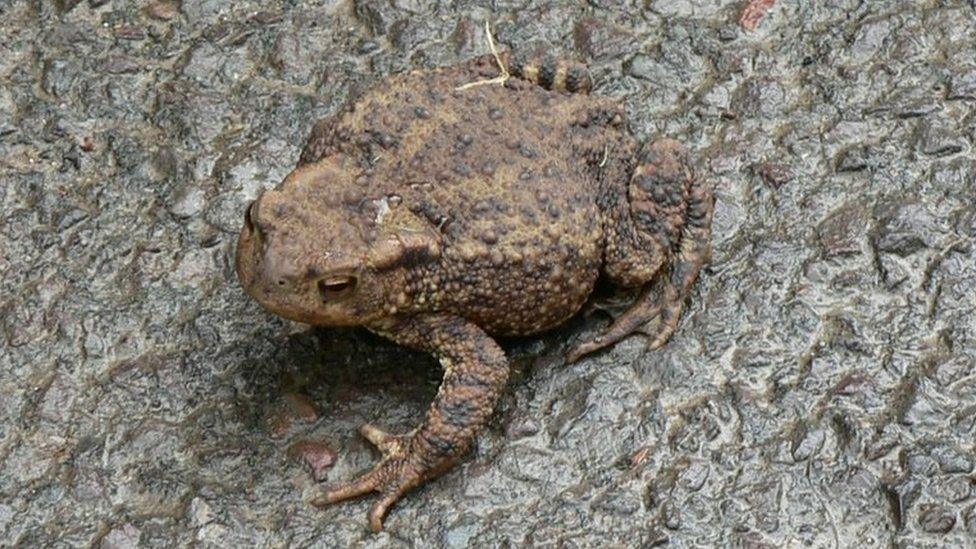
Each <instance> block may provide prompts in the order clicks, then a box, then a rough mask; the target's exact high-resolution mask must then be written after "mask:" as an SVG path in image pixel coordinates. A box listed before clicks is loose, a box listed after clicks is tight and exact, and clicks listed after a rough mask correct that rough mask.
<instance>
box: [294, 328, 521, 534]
mask: <svg viewBox="0 0 976 549" xmlns="http://www.w3.org/2000/svg"><path fill="white" fill-rule="evenodd" d="M372 329H374V330H375V331H377V332H378V333H381V334H382V335H385V336H387V337H390V338H391V339H393V340H394V341H396V342H398V343H401V344H403V345H407V346H410V347H414V348H418V349H422V350H425V351H429V352H431V353H432V354H434V355H435V356H437V357H438V358H439V359H440V361H441V364H442V365H443V366H444V381H443V383H441V387H440V390H439V391H438V393H437V397H436V398H435V399H434V402H433V403H432V404H431V406H430V410H428V412H427V418H426V419H425V420H424V422H423V424H421V425H420V427H418V428H417V429H416V430H415V431H413V433H411V434H409V435H391V434H388V433H386V432H384V431H382V430H380V429H378V428H376V427H374V426H372V425H369V424H366V425H364V426H363V427H362V428H361V429H360V432H361V433H362V435H363V436H364V437H365V438H366V439H367V440H369V441H370V442H372V443H373V444H374V445H375V446H376V447H377V448H378V449H379V450H380V452H382V454H383V458H382V459H381V460H380V462H379V463H378V464H377V465H376V466H375V467H374V468H373V469H372V470H371V471H369V472H368V473H366V474H364V475H362V476H361V477H359V478H357V479H356V480H354V481H352V482H348V483H345V484H342V485H340V486H337V487H335V488H333V489H331V490H328V491H326V492H325V493H323V494H321V495H320V496H318V497H317V498H315V499H314V500H313V502H312V503H313V504H315V505H319V506H324V505H329V504H332V503H336V502H340V501H343V500H346V499H350V498H354V497H358V496H362V495H365V494H368V493H370V492H379V493H380V498H379V499H378V500H377V501H376V502H375V503H374V504H373V507H372V508H371V509H370V511H369V524H370V527H371V528H372V529H373V530H374V531H379V530H381V529H382V528H383V517H384V516H385V515H386V513H387V511H388V510H389V509H390V507H391V506H392V505H393V504H394V503H396V502H397V500H399V499H400V497H402V496H403V494H405V493H406V492H408V491H409V490H410V489H412V488H415V487H417V486H420V485H421V484H423V483H424V482H426V481H427V480H429V479H431V478H434V477H436V476H438V475H439V474H441V473H443V472H444V471H446V470H448V469H450V468H451V467H452V466H453V465H454V464H455V462H456V461H457V459H458V458H459V457H461V456H462V455H464V453H465V452H467V451H468V449H469V448H470V447H471V444H472V442H473V441H474V438H475V435H476V434H477V432H478V431H479V430H480V429H481V427H482V426H483V425H484V424H485V422H486V421H487V420H488V417H489V416H490V415H491V413H492V410H494V406H495V402H496V401H497V400H498V397H499V395H500V394H501V392H502V389H503V388H504V386H505V382H506V380H507V379H508V362H507V361H506V360H505V355H504V353H503V352H502V350H501V348H500V347H499V346H498V344H497V343H495V341H494V340H493V339H492V338H491V337H489V336H488V335H487V334H485V333H484V332H483V331H482V330H481V329H480V328H478V327H477V326H475V325H474V324H472V323H470V322H468V321H466V320H463V319H461V318H458V317H454V316H450V315H443V314H433V315H425V316H419V317H413V318H407V319H399V320H395V321H391V322H390V323H389V324H388V325H385V326H376V327H373V328H372Z"/></svg>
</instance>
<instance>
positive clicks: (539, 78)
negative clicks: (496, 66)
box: [502, 52, 593, 93]
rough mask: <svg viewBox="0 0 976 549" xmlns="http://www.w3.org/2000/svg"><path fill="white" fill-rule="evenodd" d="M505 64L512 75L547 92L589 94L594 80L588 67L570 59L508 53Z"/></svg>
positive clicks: (546, 55)
mask: <svg viewBox="0 0 976 549" xmlns="http://www.w3.org/2000/svg"><path fill="white" fill-rule="evenodd" d="M502 59H503V62H504V63H505V64H506V65H507V66H508V70H509V72H511V73H512V75H514V76H516V77H518V78H523V79H525V80H528V81H529V82H532V83H533V84H537V85H539V86H542V87H543V88H545V89H547V90H552V91H558V92H569V93H589V92H590V90H592V89H593V80H592V78H591V77H590V71H589V69H587V68H586V65H584V64H582V63H578V62H575V61H570V60H568V59H560V58H558V57H555V56H552V55H548V54H543V55H536V56H532V55H528V54H526V53H524V52H519V53H516V54H514V55H512V54H508V53H506V54H505V55H504V56H503V57H502Z"/></svg>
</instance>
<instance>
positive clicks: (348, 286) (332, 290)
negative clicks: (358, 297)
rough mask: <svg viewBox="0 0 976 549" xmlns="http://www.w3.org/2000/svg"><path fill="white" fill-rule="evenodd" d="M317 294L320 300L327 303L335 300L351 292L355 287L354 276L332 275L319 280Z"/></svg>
mask: <svg viewBox="0 0 976 549" xmlns="http://www.w3.org/2000/svg"><path fill="white" fill-rule="evenodd" d="M318 285H319V295H321V296H322V301H324V302H326V303H328V302H330V301H336V300H338V299H342V298H344V297H347V296H349V295H350V294H352V292H353V290H355V289H356V277H354V276H334V277H331V278H323V279H322V280H319V282H318Z"/></svg>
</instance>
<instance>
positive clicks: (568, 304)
mask: <svg viewBox="0 0 976 549" xmlns="http://www.w3.org/2000/svg"><path fill="white" fill-rule="evenodd" d="M497 75H498V67H497V65H496V64H495V61H494V59H493V58H492V57H490V56H488V57H483V58H480V59H478V60H474V61H472V62H471V63H467V64H463V65H460V66H455V67H448V68H443V69H435V70H431V71H418V72H412V73H407V74H403V75H399V76H395V77H393V78H391V79H390V80H388V81H386V82H384V84H383V85H381V86H376V87H374V88H372V89H371V90H369V91H367V92H366V93H365V94H364V95H363V96H361V97H360V98H359V99H357V100H356V101H353V102H351V103H350V106H349V107H347V109H346V110H345V111H344V112H342V113H341V114H340V115H339V116H337V117H336V118H334V119H329V120H326V121H323V122H322V123H320V125H318V126H317V127H316V129H315V130H314V132H313V136H312V138H311V140H310V141H309V145H308V146H307V147H306V150H305V151H304V153H303V156H302V160H303V162H312V161H315V160H317V159H319V158H323V157H327V156H334V155H336V154H339V155H345V156H351V157H354V158H355V162H356V163H357V164H358V165H359V167H360V168H361V169H362V171H363V173H364V174H365V175H364V176H363V177H362V178H360V180H359V182H358V183H357V184H356V186H355V189H347V190H345V192H353V193H357V192H361V193H363V195H364V196H363V198H364V199H368V200H376V199H377V198H378V197H382V196H395V197H396V198H397V200H402V201H403V205H404V206H407V207H408V208H410V209H411V211H413V212H414V213H416V214H418V215H419V216H422V217H423V218H424V219H426V220H427V221H428V222H429V223H430V224H431V225H432V226H433V227H436V229H437V231H438V232H439V233H440V234H441V235H442V244H443V256H442V258H441V260H440V261H438V262H435V263H430V264H427V265H426V266H424V267H423V268H421V269H418V270H417V271H415V272H412V273H410V275H409V276H410V277H411V278H412V280H411V281H410V284H409V285H408V287H409V288H413V289H414V291H415V292H419V293H422V294H425V296H424V299H423V300H422V306H423V308H424V309H425V310H430V309H436V310H444V311H449V312H453V313H455V314H458V315H460V316H464V317H465V318H468V319H470V320H472V321H474V322H475V323H477V324H478V325H479V326H481V327H482V328H484V329H486V330H487V331H489V332H490V333H495V334H504V335H517V334H528V333H534V332H538V331H540V330H544V329H546V328H548V327H551V326H554V325H556V324H558V323H560V322H561V321H563V320H565V319H566V318H567V317H569V316H571V315H572V314H573V313H574V312H575V311H576V310H578V308H579V306H580V305H581V304H582V303H583V301H585V299H586V297H587V295H588V294H589V292H590V291H591V289H592V286H593V283H594V282H595V280H596V278H597V276H598V273H599V268H600V262H601V253H602V252H601V246H602V236H603V235H602V228H601V225H600V215H599V210H598V207H597V199H598V194H599V188H598V183H597V181H596V179H595V178H594V177H592V173H591V170H590V167H591V166H593V165H595V164H599V163H600V161H601V159H602V158H601V157H602V156H603V155H604V154H605V153H606V146H607V143H608V139H609V136H610V135H614V136H615V138H616V139H618V140H619V139H621V137H622V136H621V135H620V132H616V131H612V129H611V125H612V124H611V121H612V120H614V117H615V115H616V113H617V107H616V105H615V104H614V103H612V102H611V101H609V100H607V99H604V98H598V97H593V96H588V95H583V94H565V93H559V92H555V91H549V90H546V89H544V88H542V87H541V86H537V85H533V84H532V83H531V82H527V81H526V80H522V79H515V78H513V79H509V80H508V81H507V82H506V83H505V84H504V85H503V84H500V83H490V84H480V85H473V86H468V87H464V86H465V85H466V84H471V83H474V82H481V81H484V80H486V79H490V78H492V77H495V76H497ZM459 88H460V89H459ZM594 120H596V121H602V122H601V123H596V124H594V123H593V121H594ZM620 120H621V118H620V117H617V120H616V122H617V123H619V122H620Z"/></svg>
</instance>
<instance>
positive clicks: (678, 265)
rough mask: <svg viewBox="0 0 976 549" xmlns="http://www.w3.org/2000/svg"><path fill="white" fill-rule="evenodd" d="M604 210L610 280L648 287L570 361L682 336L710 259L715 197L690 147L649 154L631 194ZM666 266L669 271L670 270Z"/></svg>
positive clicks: (659, 147)
mask: <svg viewBox="0 0 976 549" xmlns="http://www.w3.org/2000/svg"><path fill="white" fill-rule="evenodd" d="M622 194H624V193H622V192H616V193H613V192H611V193H609V195H608V196H607V197H605V199H604V200H603V204H601V206H602V208H603V215H604V216H605V217H606V219H607V221H606V223H605V229H606V233H607V234H606V239H607V243H606V250H605V265H604V270H605V271H606V274H607V275H608V277H609V278H610V280H611V281H613V282H614V283H616V284H619V285H621V286H626V287H637V286H642V287H643V291H642V292H641V295H640V297H639V298H638V299H637V301H636V302H635V303H634V304H633V305H632V306H631V307H630V309H628V310H627V311H626V312H625V313H624V314H623V315H621V316H620V317H619V318H617V319H616V320H615V321H614V323H613V325H611V326H610V328H609V329H608V330H607V331H606V332H605V333H604V334H602V335H600V336H598V337H596V338H594V339H592V340H589V341H585V342H583V343H580V344H579V345H577V346H576V347H575V348H573V349H572V350H571V351H570V352H569V354H568V355H567V357H566V358H567V360H568V361H570V362H573V361H575V360H577V359H579V358H580V357H581V356H583V355H585V354H588V353H591V352H593V351H596V350H598V349H602V348H603V347H606V346H608V345H612V344H613V343H616V342H617V341H620V340H621V339H623V338H625V337H627V336H629V335H631V334H633V333H635V332H640V333H643V334H646V335H647V336H649V337H650V347H651V348H652V349H653V348H657V347H660V346H661V345H663V344H664V343H665V342H666V341H667V340H668V339H669V338H670V337H671V334H672V333H674V330H675V328H676V327H677V325H678V319H679V318H680V316H681V309H682V304H683V303H684V300H685V298H686V297H687V296H688V293H689V291H690V290H691V286H692V284H693V283H694V282H695V279H696V278H698V272H699V271H700V270H701V267H702V265H703V264H704V263H705V262H707V261H708V259H709V255H710V249H711V248H710V244H711V226H712V210H713V207H714V206H713V199H712V194H711V191H710V190H709V189H708V188H707V186H706V185H705V184H704V183H703V182H702V181H701V180H700V179H698V178H696V177H694V175H693V174H692V171H691V169H690V167H689V163H688V155H687V152H686V151H685V149H684V147H682V146H681V145H680V144H679V143H678V142H677V141H673V140H670V139H667V140H660V141H657V142H655V143H653V144H651V145H650V146H648V147H646V148H645V151H644V153H643V154H642V158H641V163H640V165H639V166H638V167H637V168H636V170H635V171H634V174H633V176H632V177H631V181H630V184H629V188H628V189H627V195H628V196H626V197H621V196H619V195H622ZM662 267H666V268H667V269H666V271H667V272H660V273H659V271H662Z"/></svg>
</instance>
